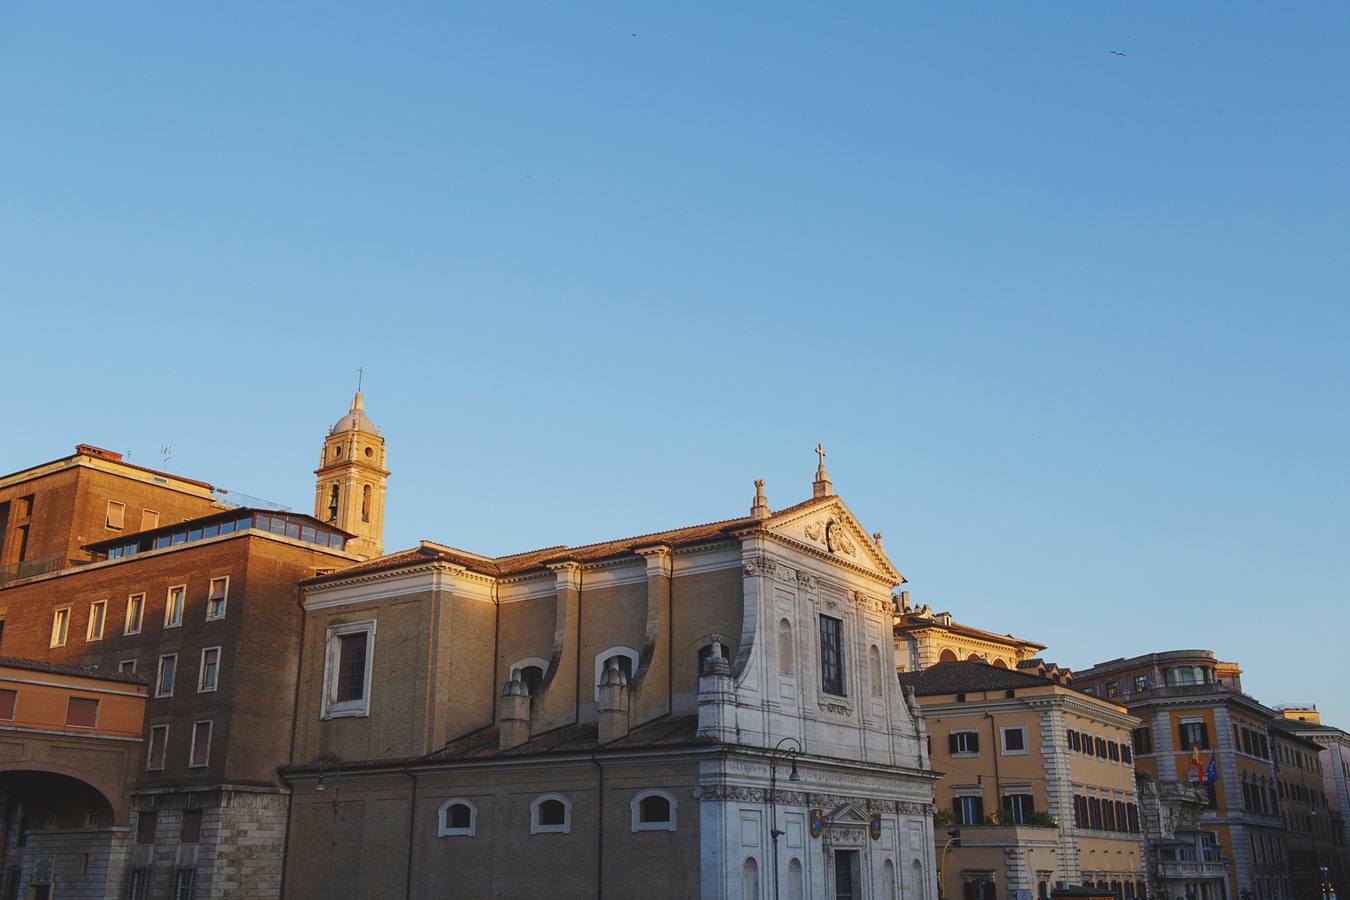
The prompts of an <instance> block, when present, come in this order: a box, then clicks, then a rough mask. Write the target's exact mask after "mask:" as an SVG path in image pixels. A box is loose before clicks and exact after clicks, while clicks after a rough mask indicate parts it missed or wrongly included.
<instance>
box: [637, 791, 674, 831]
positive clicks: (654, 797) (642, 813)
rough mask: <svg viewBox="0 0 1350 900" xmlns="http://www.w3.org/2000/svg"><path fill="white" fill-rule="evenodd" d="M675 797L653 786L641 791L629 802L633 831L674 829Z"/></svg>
mask: <svg viewBox="0 0 1350 900" xmlns="http://www.w3.org/2000/svg"><path fill="white" fill-rule="evenodd" d="M675 805H676V804H675V798H674V797H673V796H672V795H670V794H668V793H666V792H665V791H662V790H657V789H655V788H653V789H651V790H646V791H643V792H642V793H640V794H638V795H637V796H636V797H634V798H633V802H632V803H631V804H629V807H630V809H631V811H632V816H633V830H634V831H674V830H675Z"/></svg>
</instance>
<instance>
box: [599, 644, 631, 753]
mask: <svg viewBox="0 0 1350 900" xmlns="http://www.w3.org/2000/svg"><path fill="white" fill-rule="evenodd" d="M599 711H600V743H602V744H608V743H609V742H610V741H617V740H618V739H619V738H621V737H624V736H625V735H627V734H628V677H627V676H626V675H624V674H623V670H622V669H620V668H619V658H618V657H617V656H611V657H610V658H609V663H608V664H607V665H606V666H605V672H604V674H603V675H601V676H600V705H599Z"/></svg>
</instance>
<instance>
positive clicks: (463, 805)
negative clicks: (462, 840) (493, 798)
mask: <svg viewBox="0 0 1350 900" xmlns="http://www.w3.org/2000/svg"><path fill="white" fill-rule="evenodd" d="M477 823H478V807H477V806H476V805H475V804H474V802H473V801H472V800H467V799H465V798H464V797H455V798H453V799H450V800H447V801H445V802H444V803H442V804H441V808H440V818H439V820H438V822H437V825H436V836H437V837H450V836H453V835H462V836H464V837H472V836H473V833H474V829H475V826H476V825H477Z"/></svg>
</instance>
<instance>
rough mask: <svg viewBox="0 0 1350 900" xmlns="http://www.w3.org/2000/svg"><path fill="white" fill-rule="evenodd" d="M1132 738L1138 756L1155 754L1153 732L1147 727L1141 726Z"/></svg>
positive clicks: (1131, 734) (1132, 733)
mask: <svg viewBox="0 0 1350 900" xmlns="http://www.w3.org/2000/svg"><path fill="white" fill-rule="evenodd" d="M1130 736H1131V737H1132V738H1133V740H1134V753H1135V755H1136V756H1139V755H1141V754H1145V753H1152V752H1153V731H1152V729H1150V728H1149V727H1148V726H1147V725H1140V726H1139V727H1138V728H1136V729H1135V730H1134V731H1133V732H1131V733H1130Z"/></svg>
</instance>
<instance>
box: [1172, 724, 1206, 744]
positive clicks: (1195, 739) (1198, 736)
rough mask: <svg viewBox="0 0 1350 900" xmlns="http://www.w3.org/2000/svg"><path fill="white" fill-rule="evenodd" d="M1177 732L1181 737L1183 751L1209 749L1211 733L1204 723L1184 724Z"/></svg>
mask: <svg viewBox="0 0 1350 900" xmlns="http://www.w3.org/2000/svg"><path fill="white" fill-rule="evenodd" d="M1177 730H1178V733H1179V735H1180V737H1181V749H1182V750H1190V749H1192V748H1195V749H1199V750H1208V749H1209V731H1208V730H1207V729H1206V728H1205V723H1204V722H1182V723H1181V725H1180V726H1178V729H1177Z"/></svg>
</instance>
